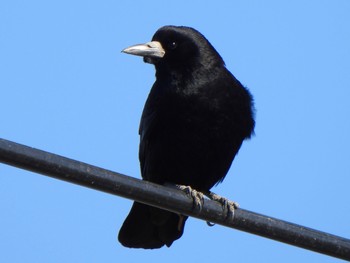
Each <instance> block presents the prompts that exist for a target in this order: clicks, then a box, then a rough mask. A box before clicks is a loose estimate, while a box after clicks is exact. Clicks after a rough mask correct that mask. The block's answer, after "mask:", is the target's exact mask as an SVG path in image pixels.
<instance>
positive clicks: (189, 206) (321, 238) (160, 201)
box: [0, 139, 350, 261]
mask: <svg viewBox="0 0 350 263" xmlns="http://www.w3.org/2000/svg"><path fill="white" fill-rule="evenodd" d="M0 162H3V163H5V164H8V165H12V166H15V167H18V168H22V169H26V170H30V171H33V172H36V173H40V174H43V175H47V176H51V177H54V178H56V179H60V180H65V181H68V182H71V183H75V184H79V185H82V186H86V187H89V188H93V189H95V190H99V191H103V192H107V193H110V194H114V195H119V196H122V197H125V198H129V199H133V200H136V201H138V202H141V203H145V204H148V205H152V206H156V207H159V208H163V209H166V210H170V211H173V212H177V213H181V214H185V215H188V216H193V217H197V218H200V219H203V220H206V221H209V222H213V223H217V224H220V225H224V226H227V227H231V228H235V229H239V230H242V231H246V232H249V233H252V234H256V235H259V236H263V237H267V238H270V239H274V240H277V241H280V242H284V243H287V244H290V245H294V246H298V247H301V248H305V249H308V250H312V251H316V252H319V253H322V254H326V255H329V256H332V257H336V258H340V259H344V260H348V261H350V240H349V239H346V238H342V237H339V236H335V235H331V234H328V233H325V232H321V231H317V230H314V229H311V228H307V227H304V226H300V225H296V224H292V223H289V222H286V221H282V220H279V219H276V218H272V217H268V216H265V215H261V214H257V213H254V212H250V211H247V210H244V209H241V208H239V209H237V210H235V214H234V219H233V220H227V216H226V215H225V213H224V210H223V208H222V206H221V205H220V204H219V203H217V202H214V201H211V200H207V199H205V201H204V204H203V207H202V209H201V210H200V211H199V210H198V209H194V208H193V201H192V200H191V199H190V198H189V197H188V196H187V195H186V194H185V193H183V192H182V191H180V190H178V189H175V188H171V187H164V186H161V185H157V184H153V183H150V182H146V181H142V180H139V179H136V178H132V177H130V176H126V175H123V174H120V173H116V172H112V171H109V170H105V169H102V168H99V167H96V166H93V165H89V164H86V163H82V162H79V161H75V160H72V159H68V158H66V157H62V156H59V155H55V154H52V153H49V152H45V151H41V150H38V149H34V148H31V147H28V146H25V145H21V144H17V143H14V142H11V141H8V140H4V139H0Z"/></svg>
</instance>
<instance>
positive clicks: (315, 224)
mask: <svg viewBox="0 0 350 263" xmlns="http://www.w3.org/2000/svg"><path fill="white" fill-rule="evenodd" d="M349 13H350V2H349V1H346V0H343V1H320V0H318V1H313V0H312V1H292V2H290V1H289V2H287V1H231V2H228V1H227V2H223V1H215V2H208V3H207V2H206V1H192V2H190V1H171V2H170V3H166V2H164V1H157V0H154V1H132V2H128V1H119V2H118V1H103V2H101V1H35V0H34V1H2V2H1V3H0V36H1V37H0V76H1V77H0V88H1V103H0V112H1V115H0V122H1V128H0V137H2V138H5V139H8V140H13V141H15V142H19V143H23V144H26V145H29V146H32V147H36V148H39V149H43V150H46V151H50V152H54V153H57V154H60V155H64V156H67V157H70V158H73V159H77V160H80V161H83V162H87V163H90V164H94V165H97V166H101V167H103V168H107V169H111V170H114V171H118V172H121V173H125V174H128V175H132V176H135V177H138V178H139V177H140V172H139V163H138V158H137V154H138V142H139V138H138V133H137V130H138V124H139V119H140V115H141V112H142V108H143V105H144V101H145V99H146V97H147V94H148V92H149V89H150V87H151V85H152V83H153V82H154V68H153V67H152V66H151V65H148V64H144V63H143V62H142V59H141V58H138V57H133V56H128V55H125V54H122V53H120V51H121V50H122V49H123V48H125V47H127V46H129V45H132V44H136V43H142V42H146V41H149V40H150V39H151V37H152V35H153V33H154V32H155V31H156V30H157V29H158V28H159V27H161V26H163V25H169V24H172V25H187V26H192V27H195V28H196V29H198V30H199V31H200V32H202V33H203V34H204V35H205V36H206V37H207V38H208V39H209V41H210V42H211V43H212V44H213V45H214V47H215V48H216V49H217V50H218V51H219V53H220V54H221V55H222V57H223V58H224V60H225V62H226V65H227V67H228V68H229V69H230V71H231V72H232V73H233V74H234V75H235V76H236V77H237V78H238V79H239V80H240V81H241V82H242V83H243V84H244V85H245V86H247V87H248V88H249V90H250V91H251V92H252V94H253V95H254V98H255V102H256V108H257V126H256V136H255V137H253V139H252V140H250V141H247V142H245V143H244V144H243V147H242V149H241V151H240V153H239V155H238V157H237V158H236V159H235V162H234V164H233V165H232V167H231V170H230V172H229V174H228V176H227V177H226V179H225V181H224V183H223V184H221V185H219V186H218V187H216V188H215V189H214V190H215V191H216V192H218V193H220V194H221V195H224V196H226V197H228V198H230V199H232V200H235V201H237V202H239V203H240V205H241V207H242V208H245V209H248V210H251V211H255V212H259V213H262V214H266V215H269V216H273V217H276V218H280V219H283V220H287V221H291V222H294V223H298V224H301V225H305V226H308V227H312V228H316V229H319V230H322V231H326V232H329V233H333V234H336V235H340V236H343V237H347V238H350V228H349V222H350V212H349V211H350V209H349V208H350V207H349V198H350V192H349V185H350V162H349V156H350V150H349V149H350V139H349V134H350V121H349V114H350V104H349V98H350V74H349V72H350V32H349V31H350V16H349ZM130 206H131V201H130V200H126V199H122V198H120V197H117V196H112V195H108V194H105V193H102V192H97V191H94V190H90V189H86V188H83V187H80V186H77V185H72V184H69V183H66V182H62V181H58V180H55V179H52V178H48V177H45V176H42V175H38V174H34V173H31V172H28V171H24V170H20V169H17V168H13V167H9V166H6V165H3V164H0V210H1V217H0V226H1V235H0V244H1V245H0V262H117V261H118V260H125V261H127V262H139V261H140V260H144V261H145V260H146V261H147V262H164V261H165V260H166V261H167V262H169V263H171V262H179V261H183V260H186V261H192V260H195V261H196V262H212V261H214V260H217V261H222V262H224V261H226V260H227V261H235V262H281V261H282V262H298V261H301V262H337V261H338V260H336V259H334V258H331V257H328V256H323V255H320V254H317V253H314V252H310V251H306V250H303V249H299V248H295V247H292V246H289V245H286V244H281V243H278V242H275V241H271V240H268V239H265V238H261V237H258V236H254V235H251V234H247V233H244V232H240V231H237V230H232V229H228V228H225V227H221V226H218V225H217V226H215V227H212V228H210V227H207V225H206V223H205V222H202V221H200V220H197V219H190V220H188V223H187V225H186V229H185V233H184V235H183V237H182V238H181V239H180V240H178V241H176V242H175V243H174V244H173V246H172V247H171V248H170V249H168V248H163V249H160V250H154V251H145V250H130V249H127V248H124V247H122V246H121V245H120V244H119V243H118V242H117V241H116V236H117V232H118V230H119V227H120V226H121V224H122V222H123V220H124V218H125V216H126V215H127V213H128V211H129V208H130Z"/></svg>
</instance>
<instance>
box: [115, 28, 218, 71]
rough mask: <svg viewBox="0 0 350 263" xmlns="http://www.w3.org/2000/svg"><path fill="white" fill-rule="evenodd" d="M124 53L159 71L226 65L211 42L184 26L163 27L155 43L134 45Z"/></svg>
mask: <svg viewBox="0 0 350 263" xmlns="http://www.w3.org/2000/svg"><path fill="white" fill-rule="evenodd" d="M122 52H124V53H127V54H132V55H137V56H142V57H143V58H144V61H145V62H147V63H151V64H154V65H155V66H156V69H157V70H158V69H169V70H178V69H181V70H189V69H191V68H198V66H200V67H206V68H210V67H211V66H218V65H224V62H223V60H222V58H221V57H220V55H219V54H218V53H217V51H216V50H215V49H214V47H213V46H212V45H211V44H210V43H209V41H208V40H207V39H206V38H205V37H204V36H203V35H202V34H201V33H199V32H198V31H197V30H195V29H193V28H191V27H184V26H164V27H161V28H160V29H158V30H157V32H156V33H155V34H154V36H153V38H152V41H151V42H147V43H145V44H138V45H133V46H130V47H128V48H125V49H124V50H122Z"/></svg>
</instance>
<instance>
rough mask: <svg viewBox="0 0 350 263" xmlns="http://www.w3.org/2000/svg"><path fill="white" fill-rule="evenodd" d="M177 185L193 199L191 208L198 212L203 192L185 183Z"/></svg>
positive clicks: (202, 200)
mask: <svg viewBox="0 0 350 263" xmlns="http://www.w3.org/2000/svg"><path fill="white" fill-rule="evenodd" d="M177 187H178V188H179V189H180V190H181V191H183V192H185V194H186V195H188V196H189V197H190V198H191V199H192V200H193V208H194V209H196V210H198V212H200V211H201V210H202V207H203V203H204V194H203V193H201V192H199V191H197V190H195V189H193V188H191V187H190V186H187V185H177Z"/></svg>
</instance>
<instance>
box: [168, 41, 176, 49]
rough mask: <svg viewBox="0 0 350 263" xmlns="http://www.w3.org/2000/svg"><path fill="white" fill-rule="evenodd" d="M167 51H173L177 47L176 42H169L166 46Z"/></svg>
mask: <svg viewBox="0 0 350 263" xmlns="http://www.w3.org/2000/svg"><path fill="white" fill-rule="evenodd" d="M168 47H169V49H175V48H176V47H177V42H176V41H171V42H169V44H168Z"/></svg>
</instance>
